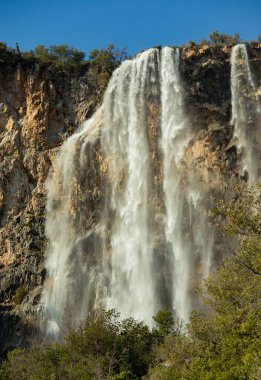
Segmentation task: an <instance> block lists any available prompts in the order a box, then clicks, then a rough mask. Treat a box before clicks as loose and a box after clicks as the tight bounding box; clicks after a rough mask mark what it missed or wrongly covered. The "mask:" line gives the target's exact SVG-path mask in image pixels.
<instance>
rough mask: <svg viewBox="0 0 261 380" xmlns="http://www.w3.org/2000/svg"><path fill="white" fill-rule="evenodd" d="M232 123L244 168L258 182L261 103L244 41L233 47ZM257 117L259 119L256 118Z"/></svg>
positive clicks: (252, 182) (249, 180) (250, 177)
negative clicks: (258, 137)
mask: <svg viewBox="0 0 261 380" xmlns="http://www.w3.org/2000/svg"><path fill="white" fill-rule="evenodd" d="M231 96H232V98H231V105H232V118H231V124H233V125H234V138H235V139H236V141H237V152H238V154H240V155H241V167H240V172H241V175H242V176H246V175H247V177H248V182H249V183H250V184H254V183H256V182H257V180H258V167H260V163H258V161H257V157H258V155H257V152H255V150H254V147H255V141H258V139H257V136H256V133H258V131H256V129H255V128H254V126H255V124H256V123H257V122H256V120H258V119H259V120H260V112H261V109H260V105H259V104H258V99H257V96H256V87H255V84H254V81H253V78H252V75H251V70H250V66H249V60H248V54H247V49H246V46H245V45H244V44H238V45H236V46H234V47H233V49H232V54H231ZM255 119H256V120H255Z"/></svg>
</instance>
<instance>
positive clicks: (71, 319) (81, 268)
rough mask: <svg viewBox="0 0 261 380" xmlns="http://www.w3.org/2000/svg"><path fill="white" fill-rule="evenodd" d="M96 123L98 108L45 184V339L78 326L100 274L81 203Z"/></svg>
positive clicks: (93, 230) (94, 301)
mask: <svg viewBox="0 0 261 380" xmlns="http://www.w3.org/2000/svg"><path fill="white" fill-rule="evenodd" d="M101 120H102V109H100V110H99V111H97V112H96V114H95V115H94V116H93V118H92V119H90V120H88V121H87V122H86V123H85V124H84V125H83V126H82V127H81V128H80V129H79V131H78V132H77V133H75V134H74V135H73V136H71V137H70V138H69V139H68V140H67V141H66V142H65V144H64V145H63V146H62V148H61V151H60V153H59V155H58V156H57V158H56V160H55V161H54V170H53V173H52V176H51V177H50V178H49V179H48V181H47V190H48V199H47V221H46V236H47V238H48V240H49V242H50V244H49V252H48V257H47V261H46V269H47V274H48V279H47V281H46V283H45V288H44V291H43V294H42V299H41V306H42V308H43V309H44V310H43V311H44V314H45V315H46V319H47V326H46V327H45V328H46V331H47V334H48V335H57V334H58V333H59V332H60V329H61V327H63V326H65V325H70V326H71V325H75V324H78V323H79V322H80V321H82V320H84V318H85V317H86V315H87V313H88V311H89V310H90V309H91V308H95V307H97V304H98V302H99V300H97V299H96V298H95V297H96V295H97V294H98V293H99V290H98V289H99V279H100V277H101V276H102V275H100V258H99V255H98V254H97V255H96V252H98V249H97V248H98V247H97V246H95V245H96V240H97V239H96V238H95V237H96V235H99V233H100V232H99V226H96V227H93V223H92V220H91V218H90V215H88V212H87V211H86V207H85V204H86V203H87V202H88V199H89V194H88V188H89V187H91V185H92V184H91V183H90V182H91V181H92V178H91V175H92V174H93V173H91V175H88V171H91V170H90V168H91V167H92V162H91V161H92V160H93V157H92V155H91V154H90V153H91V151H92V150H93V144H94V142H95V141H96V140H97V137H98V135H99V128H100V125H101ZM88 156H89V157H88ZM88 158H89V160H88ZM88 167H89V169H87V168H88ZM87 252H88V254H87ZM93 293H94V296H93Z"/></svg>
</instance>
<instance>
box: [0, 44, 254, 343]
mask: <svg viewBox="0 0 261 380" xmlns="http://www.w3.org/2000/svg"><path fill="white" fill-rule="evenodd" d="M230 50H231V49H230V48H228V47H225V48H224V47H218V48H210V47H209V46H207V45H204V46H201V47H193V48H187V49H184V50H183V53H182V59H181V61H182V62H181V76H182V80H183V83H184V88H185V103H186V109H187V114H188V116H189V119H190V123H191V126H192V130H193V131H194V138H193V141H191V143H190V144H189V146H188V148H187V150H186V153H185V157H184V165H185V167H186V168H188V170H193V171H196V173H197V174H198V178H199V180H200V182H202V183H203V184H206V185H208V186H209V188H210V189H213V191H215V193H220V194H222V193H224V191H225V190H226V189H227V188H228V187H232V186H233V185H234V184H235V183H237V182H238V180H239V174H238V167H237V165H238V163H237V153H236V148H235V144H234V143H233V141H232V135H233V127H232V126H231V124H230V118H231V93H230ZM248 53H249V58H250V65H251V69H252V71H253V75H254V80H255V81H256V83H257V86H260V82H259V83H258V81H260V78H261V75H260V74H261V65H260V61H261V46H260V45H255V46H252V47H249V48H248ZM259 96H260V91H259ZM98 105H99V99H98V97H97V87H96V85H95V83H94V82H93V78H91V76H90V75H89V74H88V72H86V73H85V74H84V75H81V76H79V75H77V76H76V75H72V74H71V75H69V74H61V73H60V74H56V75H54V74H51V73H50V72H49V71H48V70H47V69H44V68H40V67H38V66H34V67H31V66H30V65H28V66H27V65H21V66H12V67H8V66H5V65H3V64H2V65H1V66H0V303H1V304H2V305H4V306H2V307H3V310H4V311H2V313H4V314H2V317H1V318H2V319H3V321H4V323H3V325H4V328H5V330H6V331H7V332H8V333H6V335H5V334H4V333H2V334H3V337H2V339H3V340H7V339H11V340H12V346H16V345H18V344H19V342H21V339H20V338H19V339H20V340H19V339H18V338H17V339H16V338H14V337H12V338H10V334H9V332H10V328H11V329H12V326H14V325H16V326H17V323H16V321H17V318H18V316H19V315H20V316H23V318H25V319H26V318H30V317H31V315H32V314H33V313H34V310H35V308H34V307H33V306H32V305H35V306H36V305H37V302H38V300H39V294H40V291H41V286H42V284H43V281H44V278H45V269H44V254H45V251H46V246H47V241H46V238H45V233H44V225H45V206H46V188H45V181H46V179H47V176H48V173H49V170H50V167H51V166H52V162H53V159H54V157H55V156H56V154H57V152H58V151H59V147H60V146H61V144H62V143H63V142H64V141H65V139H66V138H67V137H68V136H69V135H70V134H72V133H73V131H74V130H75V129H76V127H77V126H78V125H80V124H81V123H82V122H83V121H84V120H86V118H88V117H89V116H91V115H92V113H93V112H94V110H95V109H96V108H97V106H98ZM159 109H160V107H159V105H157V104H156V103H155V102H152V103H151V110H150V115H149V116H148V117H149V118H150V120H149V125H150V130H149V131H148V133H149V134H150V135H151V142H152V144H154V141H156V137H155V136H154V135H155V133H157V132H156V130H157V126H155V125H154V124H155V123H153V120H157V119H158V113H159ZM152 152H153V153H152V157H151V159H152V161H153V165H152V170H153V178H154V180H155V183H156V184H157V183H158V184H159V189H160V187H161V186H160V182H161V180H160V176H161V165H160V157H159V154H160V153H159V152H158V151H157V147H156V146H155V147H154V146H153V149H152ZM106 165H107V163H106V162H105V161H104V158H103V155H102V152H101V151H100V143H99V139H97V143H96V144H95V149H94V151H93V155H92V163H91V164H90V168H89V172H90V173H91V174H92V175H93V176H94V174H95V177H96V178H98V177H99V176H100V177H101V178H102V179H99V180H97V181H93V183H94V187H93V194H91V196H90V202H89V204H88V205H87V206H86V207H89V209H90V211H91V213H92V215H93V217H94V219H95V212H96V211H95V210H96V209H97V210H100V203H99V202H100V200H101V199H102V197H103V195H104V188H103V187H104V186H106V175H107V174H106V173H107V170H106ZM87 174H88V173H87ZM97 184H100V185H97ZM97 186H98V187H99V186H100V187H101V188H98V187H97ZM159 191H160V190H159ZM97 194H98V196H97ZM96 200H97V202H96ZM95 202H96V203H97V204H96V203H95ZM96 206H97V207H96ZM99 212H100V211H99ZM21 288H25V289H26V293H27V295H26V296H25V297H24V298H23V300H21V302H22V303H21V304H20V305H15V306H16V308H15V310H14V311H13V312H11V311H10V310H9V308H10V305H11V304H12V303H13V301H14V296H15V295H16V294H17V291H18V290H19V289H21ZM8 310H9V311H8ZM6 313H9V316H10V317H9V319H8V317H7V314H6ZM12 313H13V314H12ZM0 314H1V310H0ZM0 321H1V319H0ZM8 321H10V324H8V323H9V322H8ZM14 321H15V322H14ZM10 326H11V327H10ZM19 326H20V325H19ZM8 334H9V335H8ZM14 334H16V336H18V335H19V334H18V335H17V331H16V330H15V329H14ZM6 347H7V346H5V348H4V346H3V347H2V348H1V347H0V350H1V349H2V350H7V348H6Z"/></svg>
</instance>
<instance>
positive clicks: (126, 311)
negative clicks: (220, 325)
mask: <svg viewBox="0 0 261 380" xmlns="http://www.w3.org/2000/svg"><path fill="white" fill-rule="evenodd" d="M157 59H158V51H157V50H156V49H150V50H148V51H146V52H145V53H143V54H141V55H140V56H138V57H137V58H136V59H134V60H132V61H126V62H124V63H123V64H122V66H121V67H120V69H119V70H118V71H117V72H116V73H115V74H114V75H113V78H112V80H111V81H110V84H109V87H108V90H107V92H106V95H105V99H104V109H105V120H104V124H105V125H104V133H103V140H102V142H103V148H104V151H105V153H106V156H107V157H110V161H109V178H110V179H111V183H112V188H111V199H110V201H111V209H112V210H113V212H114V214H115V215H114V222H113V225H112V230H111V251H112V257H111V284H110V296H109V297H108V300H107V303H106V306H107V308H116V309H117V310H119V311H121V315H122V317H129V316H133V317H135V318H137V319H142V320H145V321H147V322H148V323H149V324H151V316H152V315H154V314H155V312H156V308H155V303H156V300H155V284H154V271H155V269H154V268H153V258H152V246H151V241H152V236H151V231H150V229H149V223H148V185H149V173H150V157H149V145H148V138H147V124H146V90H148V87H151V85H153V82H155V70H156V67H155V63H156V62H157ZM119 176H123V177H124V178H123V179H122V182H123V183H119V182H120V181H119Z"/></svg>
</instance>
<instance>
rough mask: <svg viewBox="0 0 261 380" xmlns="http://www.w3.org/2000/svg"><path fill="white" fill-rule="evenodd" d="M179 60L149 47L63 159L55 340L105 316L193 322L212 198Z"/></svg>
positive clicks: (50, 309)
mask: <svg viewBox="0 0 261 380" xmlns="http://www.w3.org/2000/svg"><path fill="white" fill-rule="evenodd" d="M179 54H180V53H179V50H178V49H172V48H164V49H162V50H161V51H160V50H159V49H149V50H148V51H145V52H143V53H141V54H140V55H138V56H137V57H136V58H135V59H133V60H128V61H125V62H123V64H122V65H121V66H120V67H119V68H118V69H117V70H116V71H115V72H114V74H113V76H112V78H111V80H110V82H109V85H108V88H107V90H106V93H105V97H104V101H103V105H102V107H101V108H100V109H99V110H98V111H97V112H96V114H95V115H94V116H93V118H92V119H90V120H89V121H87V122H86V123H84V125H83V126H82V127H81V128H80V129H79V130H78V131H77V132H76V133H75V134H74V135H73V136H71V137H70V138H69V139H68V140H67V141H66V142H65V144H64V145H63V147H62V148H61V150H60V153H59V154H58V156H57V158H56V159H55V161H54V165H53V166H54V168H53V173H52V174H51V176H50V178H49V179H48V182H47V189H48V202H47V222H46V236H47V238H48V240H49V242H50V244H49V252H48V257H47V261H46V269H47V280H46V282H45V288H44V292H43V295H42V302H41V304H42V305H43V308H44V313H45V319H46V320H47V321H46V323H47V326H46V330H47V333H49V334H51V335H57V334H59V332H60V330H61V329H62V328H63V327H64V326H65V325H66V323H68V322H69V323H70V324H73V325H77V324H78V323H79V322H80V321H81V320H83V319H84V318H85V316H86V315H87V313H88V312H90V311H92V310H96V309H99V308H101V307H103V308H107V309H109V308H115V309H117V310H118V311H119V312H120V313H121V316H122V317H123V318H125V317H129V316H132V317H134V318H137V319H142V320H144V321H145V322H146V323H147V324H148V325H150V326H151V325H152V316H153V315H155V313H156V312H157V311H158V310H159V309H160V308H161V307H162V306H164V305H167V306H168V307H170V308H171V309H172V310H173V312H174V313H175V314H176V315H177V316H178V317H179V318H180V319H181V320H183V321H187V320H188V317H189V313H190V311H191V309H192V307H194V306H195V303H193V302H194V301H193V299H194V298H195V294H194V293H193V291H192V289H193V287H194V282H195V278H198V277H200V278H202V277H204V276H206V275H207V274H208V273H209V270H210V267H211V260H212V251H213V231H212V227H211V226H210V225H209V223H208V220H207V219H208V218H207V215H206V210H205V205H204V201H205V199H206V196H208V194H207V193H206V192H205V191H203V189H202V186H201V184H200V182H199V180H198V179H197V178H196V176H195V174H194V173H191V172H189V171H188V170H187V169H186V167H185V165H184V163H183V156H184V154H185V151H186V148H187V146H188V144H189V142H190V141H191V140H192V139H193V134H192V131H191V128H190V123H189V120H188V117H187V116H186V112H185V107H184V94H183V92H184V91H183V87H182V81H181V79H180V70H179V66H180V57H179ZM160 107H161V109H160ZM97 155H98V156H99V159H100V161H97ZM92 205H94V206H95V209H94V210H92ZM94 219H95V220H94ZM198 273H200V274H198Z"/></svg>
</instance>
